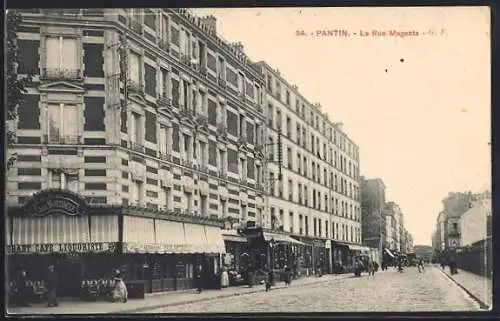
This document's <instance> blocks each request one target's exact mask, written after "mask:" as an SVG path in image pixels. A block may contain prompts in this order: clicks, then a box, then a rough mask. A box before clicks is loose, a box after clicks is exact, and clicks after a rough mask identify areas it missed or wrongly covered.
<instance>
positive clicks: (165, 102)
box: [156, 94, 172, 108]
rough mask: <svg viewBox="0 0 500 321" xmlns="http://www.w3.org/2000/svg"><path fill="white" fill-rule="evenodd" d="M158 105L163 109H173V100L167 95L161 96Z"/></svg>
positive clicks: (157, 100) (157, 101)
mask: <svg viewBox="0 0 500 321" xmlns="http://www.w3.org/2000/svg"><path fill="white" fill-rule="evenodd" d="M156 104H157V105H158V106H159V107H163V108H168V107H172V99H171V98H169V97H167V96H166V95H165V94H163V95H159V96H158V98H157V99H156Z"/></svg>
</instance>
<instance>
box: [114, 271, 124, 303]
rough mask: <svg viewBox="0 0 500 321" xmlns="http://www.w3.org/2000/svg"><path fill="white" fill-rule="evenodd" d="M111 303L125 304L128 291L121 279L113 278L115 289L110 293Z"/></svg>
mask: <svg viewBox="0 0 500 321" xmlns="http://www.w3.org/2000/svg"><path fill="white" fill-rule="evenodd" d="M112 296H113V297H112V301H113V302H116V301H121V302H123V303H125V302H127V299H128V291H127V286H126V285H125V282H123V280H122V279H121V278H118V277H116V278H115V288H114V289H113V293H112Z"/></svg>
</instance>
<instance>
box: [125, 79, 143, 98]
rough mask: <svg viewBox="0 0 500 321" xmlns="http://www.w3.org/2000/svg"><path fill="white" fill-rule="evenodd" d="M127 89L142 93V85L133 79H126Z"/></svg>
mask: <svg viewBox="0 0 500 321" xmlns="http://www.w3.org/2000/svg"><path fill="white" fill-rule="evenodd" d="M127 89H128V91H129V92H132V93H137V94H140V95H144V85H143V84H140V83H138V82H137V81H135V80H132V79H129V80H127Z"/></svg>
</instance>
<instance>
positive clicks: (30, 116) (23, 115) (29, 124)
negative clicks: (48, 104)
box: [17, 95, 40, 129]
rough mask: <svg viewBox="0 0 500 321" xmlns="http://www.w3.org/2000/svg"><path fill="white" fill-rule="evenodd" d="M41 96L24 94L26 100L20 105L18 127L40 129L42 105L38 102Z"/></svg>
mask: <svg viewBox="0 0 500 321" xmlns="http://www.w3.org/2000/svg"><path fill="white" fill-rule="evenodd" d="M39 101H40V96H38V95H27V96H24V102H23V103H22V104H20V105H19V108H18V110H17V116H18V122H17V128H18V129H40V107H39V106H38V102H39Z"/></svg>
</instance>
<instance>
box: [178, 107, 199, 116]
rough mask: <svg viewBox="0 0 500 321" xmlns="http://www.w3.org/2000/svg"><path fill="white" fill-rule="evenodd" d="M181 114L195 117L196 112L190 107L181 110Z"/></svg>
mask: <svg viewBox="0 0 500 321" xmlns="http://www.w3.org/2000/svg"><path fill="white" fill-rule="evenodd" d="M179 115H180V116H181V117H184V118H194V116H195V115H194V112H193V111H192V110H191V109H188V108H182V109H181V110H180V111H179Z"/></svg>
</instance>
